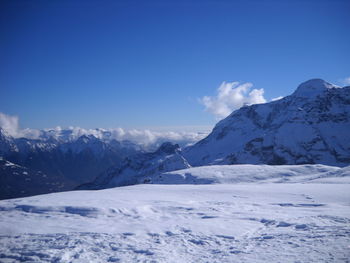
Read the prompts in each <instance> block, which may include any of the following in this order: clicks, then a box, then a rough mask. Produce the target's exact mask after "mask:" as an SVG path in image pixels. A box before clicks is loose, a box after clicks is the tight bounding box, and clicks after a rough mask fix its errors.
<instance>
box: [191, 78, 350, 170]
mask: <svg viewBox="0 0 350 263" xmlns="http://www.w3.org/2000/svg"><path fill="white" fill-rule="evenodd" d="M349 131H350V87H344V88H339V87H337V86H334V85H332V84H330V83H328V82H326V81H324V80H321V79H312V80H309V81H306V82H304V83H302V84H301V85H299V87H298V88H297V90H296V91H295V92H294V93H293V94H292V95H290V96H287V97H284V98H283V99H280V100H278V101H273V102H270V103H265V104H256V105H251V106H245V107H242V108H240V109H238V110H236V111H234V112H232V113H231V114H230V115H229V116H228V117H226V118H225V119H223V120H222V121H220V122H219V123H218V124H217V125H216V126H215V128H214V129H213V131H212V132H211V134H209V135H208V136H207V137H206V138H204V139H203V140H201V141H199V142H198V143H196V144H195V145H193V146H190V147H188V148H187V149H185V150H184V157H185V158H186V159H187V161H188V162H189V163H190V164H191V165H192V166H201V165H208V164H242V163H248V164H249V163H250V164H261V163H263V164H306V163H308V164H312V163H320V164H326V165H336V166H346V165H349V164H350V138H349Z"/></svg>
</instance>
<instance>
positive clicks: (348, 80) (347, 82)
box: [341, 77, 350, 85]
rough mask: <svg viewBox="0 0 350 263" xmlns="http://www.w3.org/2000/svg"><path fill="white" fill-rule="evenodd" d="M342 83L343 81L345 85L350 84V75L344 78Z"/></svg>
mask: <svg viewBox="0 0 350 263" xmlns="http://www.w3.org/2000/svg"><path fill="white" fill-rule="evenodd" d="M341 83H343V84H344V85H350V77H347V78H344V79H342V80H341Z"/></svg>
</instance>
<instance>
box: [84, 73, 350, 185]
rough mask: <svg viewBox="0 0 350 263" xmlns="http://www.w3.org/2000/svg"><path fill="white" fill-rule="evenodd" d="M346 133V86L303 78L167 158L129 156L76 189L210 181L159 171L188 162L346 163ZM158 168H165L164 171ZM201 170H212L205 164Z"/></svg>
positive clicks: (349, 122) (349, 159)
mask: <svg viewBox="0 0 350 263" xmlns="http://www.w3.org/2000/svg"><path fill="white" fill-rule="evenodd" d="M349 133H350V87H344V88H340V87H337V86H334V85H332V84H330V83H327V82H325V81H323V80H321V79H312V80H309V81H306V82H304V83H302V84H301V85H300V86H299V87H298V88H297V90H296V91H295V92H294V93H293V94H292V95H290V96H287V97H285V98H282V99H280V100H278V101H273V102H270V103H265V104H256V105H251V106H244V107H242V108H240V109H239V110H236V111H234V112H233V113H232V114H231V115H229V116H228V117H227V118H225V119H224V120H222V121H220V122H219V123H218V124H217V125H216V126H215V128H214V129H213V131H212V132H211V133H210V134H209V135H208V136H207V137H206V138H204V139H203V140H201V141H199V142H198V143H196V144H195V145H193V146H189V147H187V148H185V149H184V150H183V151H180V150H177V151H176V152H175V153H172V154H171V155H168V156H166V158H164V154H163V153H162V151H156V152H155V153H152V154H141V155H136V156H133V158H131V159H127V160H126V161H124V162H123V164H122V166H121V167H116V168H113V169H111V170H108V171H107V172H105V173H102V174H101V175H100V176H99V177H97V178H96V180H95V181H94V182H92V183H90V184H86V185H83V186H81V187H80V188H79V189H102V188H109V187H115V186H123V185H130V184H137V183H145V182H147V183H148V182H153V183H163V182H165V181H166V180H168V182H175V181H176V182H181V183H184V182H187V183H189V182H192V180H195V181H196V180H197V181H201V182H203V183H205V182H208V179H207V178H199V179H198V178H197V179H195V178H193V177H191V176H190V175H191V173H190V172H188V171H187V170H185V172H184V173H185V174H187V175H188V176H187V179H184V178H182V177H181V176H180V177H179V178H178V179H176V180H175V181H172V180H170V181H169V176H168V175H167V174H163V172H166V171H174V170H178V169H183V168H187V167H190V166H205V165H223V164H270V165H271V164H272V165H286V164H289V165H295V164H324V165H333V166H347V165H349V164H350V136H349V135H348V134H349ZM174 159H175V160H176V162H175V161H174ZM174 163H176V165H173V164H174ZM160 167H166V169H167V170H166V171H162V170H161V169H159V168H160ZM199 169H201V168H199ZM203 169H204V170H208V171H212V170H211V168H209V167H203ZM266 169H268V168H266ZM269 169H270V168H269ZM271 169H272V168H271ZM269 171H270V170H269ZM212 172H213V171H212ZM231 172H232V171H231ZM250 172H251V173H253V172H252V171H250ZM312 172H313V173H315V171H312ZM175 173H176V172H175ZM212 174H213V173H212ZM214 174H215V172H214ZM231 175H232V174H231ZM162 177H163V179H164V178H167V179H164V180H163V179H161V178H162ZM185 177H186V176H185ZM174 178H175V177H174ZM226 179H227V180H229V179H228V178H226ZM210 180H211V179H210ZM210 180H209V181H210ZM223 180H224V179H223ZM214 181H215V180H214Z"/></svg>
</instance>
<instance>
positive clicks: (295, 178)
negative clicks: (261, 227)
mask: <svg viewBox="0 0 350 263" xmlns="http://www.w3.org/2000/svg"><path fill="white" fill-rule="evenodd" d="M344 176H347V177H350V169H349V167H345V168H339V167H333V166H326V165H320V164H317V165H251V164H242V165H211V166H199V167H192V168H189V169H183V170H177V171H172V172H167V173H163V174H160V175H154V176H153V177H152V178H151V183H156V184H213V183H225V184H232V183H247V182H255V183H264V182H265V183H266V182H276V183H281V182H308V181H311V180H316V179H319V178H324V177H326V178H328V179H330V178H334V177H344ZM330 180H332V179H330Z"/></svg>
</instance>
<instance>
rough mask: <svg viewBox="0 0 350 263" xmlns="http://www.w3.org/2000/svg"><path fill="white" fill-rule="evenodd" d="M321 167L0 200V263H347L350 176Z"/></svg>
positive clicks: (349, 222) (349, 255)
mask: <svg viewBox="0 0 350 263" xmlns="http://www.w3.org/2000/svg"><path fill="white" fill-rule="evenodd" d="M260 168H261V169H262V168H264V167H260ZM260 168H259V167H254V166H252V167H250V168H249V167H248V168H247V167H246V169H253V170H254V169H256V170H259V169H260ZM304 168H305V167H304ZM304 168H303V169H304ZM321 168H322V167H318V168H314V167H313V168H310V169H316V170H319V169H321ZM203 169H204V168H203ZM211 169H214V168H211ZM220 169H221V173H219V172H220ZM225 169H226V170H227V169H230V168H225V166H223V167H219V166H218V167H216V168H215V171H216V172H217V174H218V175H222V174H227V171H226V170H225ZM239 169H242V167H241V168H239ZM281 169H287V168H286V167H284V168H283V167H282V168H281ZM305 169H306V170H308V168H305ZM322 169H324V171H323V172H326V173H327V169H328V170H329V172H328V175H327V176H325V174H323V176H315V175H312V174H310V176H309V180H308V179H307V178H308V176H307V175H302V174H299V176H298V175H292V176H293V178H294V179H293V180H290V182H293V183H284V182H283V180H277V179H274V180H273V182H271V180H268V178H269V176H268V175H266V174H265V175H264V177H266V178H265V179H266V180H261V176H260V177H259V178H260V179H259V180H258V181H254V180H249V181H250V182H244V183H238V184H237V180H236V182H235V184H229V183H221V184H220V183H217V184H206V185H191V184H186V185H180V184H179V185H137V186H128V187H120V188H113V189H108V190H101V191H75V192H65V193H56V194H48V195H41V196H34V197H29V198H21V199H12V200H4V201H0V235H1V237H0V262H16V261H19V262H21V261H25V262H220V263H221V262H348V261H349V259H350V184H349V183H350V180H349V178H350V176H349V172H348V170H349V169H348V168H344V169H338V168H332V167H329V168H327V167H323V168H322ZM264 171H265V173H269V168H266V167H265V170H264ZM189 172H190V169H189V171H188V172H187V174H186V173H184V174H186V175H187V176H189ZM213 172H214V170H213ZM236 172H237V171H236ZM197 173H198V171H197ZM178 174H181V173H178ZM315 174H316V173H315ZM218 175H216V176H218ZM177 176H178V175H177ZM203 176H206V177H208V175H203ZM237 176H238V175H237ZM257 176H258V174H257ZM273 176H274V178H276V174H274V175H273ZM284 176H288V177H290V176H291V175H286V174H285V175H283V174H281V177H284ZM251 178H253V176H251ZM298 178H300V180H299V179H298ZM231 179H232V176H231ZM231 179H230V181H231V182H233V181H234V180H231ZM177 180H178V179H177ZM278 182H280V183H278ZM281 182H282V183H281ZM179 183H180V182H179ZM187 183H188V182H187Z"/></svg>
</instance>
